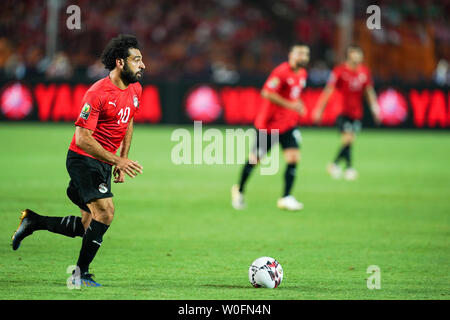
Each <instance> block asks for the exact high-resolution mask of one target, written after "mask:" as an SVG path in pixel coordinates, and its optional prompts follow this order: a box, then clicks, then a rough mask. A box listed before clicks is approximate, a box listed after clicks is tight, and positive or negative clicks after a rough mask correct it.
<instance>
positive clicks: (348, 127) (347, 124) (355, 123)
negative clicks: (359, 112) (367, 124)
mask: <svg viewBox="0 0 450 320" xmlns="http://www.w3.org/2000/svg"><path fill="white" fill-rule="evenodd" d="M336 123H337V127H338V128H339V131H341V132H353V133H358V132H359V131H361V127H362V125H361V120H357V119H352V118H350V117H347V116H339V118H338V119H337V122H336Z"/></svg>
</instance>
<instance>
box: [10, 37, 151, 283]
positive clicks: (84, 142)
mask: <svg viewBox="0 0 450 320" xmlns="http://www.w3.org/2000/svg"><path fill="white" fill-rule="evenodd" d="M102 62H103V64H104V65H105V67H106V68H107V69H108V70H110V71H111V72H110V73H109V75H108V76H107V77H105V78H103V79H101V80H99V81H97V82H96V83H95V84H93V85H92V86H91V87H90V88H89V90H88V91H87V92H86V94H85V96H84V98H83V100H82V107H81V112H80V115H79V117H78V119H77V121H76V122H75V126H76V128H75V134H74V136H73V138H72V142H71V144H70V147H69V151H68V154H67V160H66V167H67V171H68V173H69V175H70V178H71V180H70V182H69V186H68V188H67V195H68V197H69V198H70V200H72V202H73V203H75V204H76V205H77V206H78V207H79V208H80V209H81V218H80V217H75V216H68V217H46V216H42V215H39V214H37V213H35V212H33V211H32V210H30V209H26V210H24V211H23V212H22V217H21V222H20V225H19V227H18V229H17V231H16V232H15V234H14V235H13V237H12V240H13V243H12V246H13V249H14V250H17V249H18V248H19V246H20V243H21V241H22V240H23V239H24V238H25V237H27V236H29V235H31V234H32V233H33V232H34V231H36V230H48V231H51V232H55V233H59V234H62V235H65V236H70V237H76V236H79V237H83V241H82V246H81V250H80V254H79V258H78V262H77V267H78V268H79V270H77V271H79V275H78V274H77V273H75V276H74V277H73V282H74V284H79V285H84V286H99V284H98V283H97V282H95V281H94V280H93V278H92V274H90V273H89V265H90V263H91V262H92V260H93V259H94V257H95V255H96V253H97V251H98V249H99V247H100V245H101V244H102V240H103V235H104V234H105V232H106V231H107V229H108V227H109V225H110V224H111V222H112V220H113V217H114V204H113V201H112V197H113V194H112V193H111V173H112V166H115V168H114V176H115V180H114V182H115V183H122V182H124V181H125V174H127V175H128V176H130V177H131V178H133V177H135V176H136V175H137V173H142V166H141V165H140V164H139V163H138V162H136V161H133V160H130V159H128V151H129V149H130V144H131V138H132V135H133V116H134V114H135V112H137V111H138V108H139V99H140V97H141V93H142V87H141V85H140V84H139V83H138V80H139V79H141V78H142V76H143V70H144V69H145V65H144V63H143V62H142V54H141V52H140V51H139V46H138V42H137V40H136V38H135V37H134V36H130V35H120V36H118V37H117V38H114V39H112V40H111V41H110V42H109V43H108V45H107V46H106V48H105V50H104V52H103V54H102ZM120 147H121V148H120ZM119 148H120V149H121V150H120V156H118V155H116V152H117V150H118V149H119Z"/></svg>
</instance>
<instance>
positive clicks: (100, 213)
mask: <svg viewBox="0 0 450 320" xmlns="http://www.w3.org/2000/svg"><path fill="white" fill-rule="evenodd" d="M91 211H92V210H91ZM93 216H94V219H95V220H97V221H99V222H101V223H104V224H107V225H109V224H111V222H112V221H113V219H114V205H112V204H105V205H102V206H96V208H95V210H93Z"/></svg>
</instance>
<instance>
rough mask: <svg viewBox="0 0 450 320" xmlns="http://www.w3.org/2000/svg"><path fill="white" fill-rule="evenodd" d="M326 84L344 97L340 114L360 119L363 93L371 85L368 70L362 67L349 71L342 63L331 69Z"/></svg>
mask: <svg viewBox="0 0 450 320" xmlns="http://www.w3.org/2000/svg"><path fill="white" fill-rule="evenodd" d="M328 83H329V84H331V85H334V87H335V88H336V89H338V90H339V91H340V92H341V93H342V96H343V97H344V105H343V110H342V114H343V115H345V116H347V117H349V118H351V119H361V118H362V116H363V101H362V97H363V92H364V90H365V89H366V87H367V86H368V85H372V79H371V76H370V71H369V69H368V68H367V67H366V66H364V65H359V66H358V67H357V68H356V69H350V68H349V67H348V66H347V64H345V63H343V64H341V65H338V66H336V67H335V68H334V69H333V71H332V72H331V75H330V79H328Z"/></svg>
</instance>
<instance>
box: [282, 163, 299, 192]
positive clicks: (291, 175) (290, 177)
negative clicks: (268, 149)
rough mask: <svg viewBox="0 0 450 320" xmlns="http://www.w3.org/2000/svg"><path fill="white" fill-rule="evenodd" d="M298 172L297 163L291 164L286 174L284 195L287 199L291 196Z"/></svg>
mask: <svg viewBox="0 0 450 320" xmlns="http://www.w3.org/2000/svg"><path fill="white" fill-rule="evenodd" d="M296 171H297V163H289V164H288V165H287V167H286V171H285V172H284V194H283V197H287V196H288V195H290V194H291V190H292V186H293V184H294V180H295V175H296Z"/></svg>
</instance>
